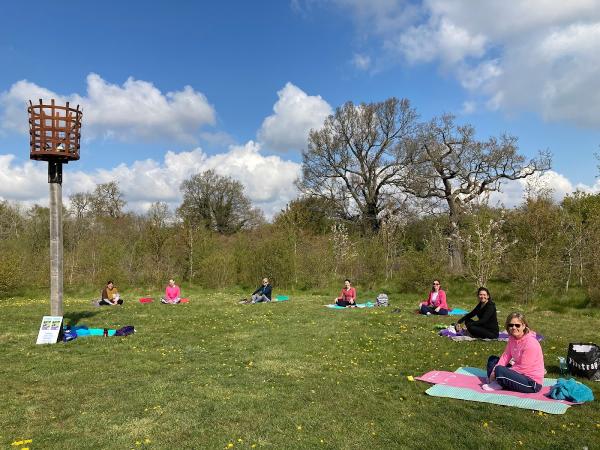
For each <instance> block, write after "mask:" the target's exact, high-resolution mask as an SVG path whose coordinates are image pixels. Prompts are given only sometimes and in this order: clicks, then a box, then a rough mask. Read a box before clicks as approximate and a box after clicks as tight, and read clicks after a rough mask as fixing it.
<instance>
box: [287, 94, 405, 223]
mask: <svg viewBox="0 0 600 450" xmlns="http://www.w3.org/2000/svg"><path fill="white" fill-rule="evenodd" d="M415 120H416V113H415V111H414V110H413V109H412V108H411V107H410V103H409V101H408V100H406V99H402V100H398V99H397V98H390V99H388V100H386V101H384V102H380V103H368V104H367V103H362V104H360V105H358V106H356V105H354V104H353V103H352V102H347V103H346V104H345V105H343V106H342V107H340V108H337V109H336V111H335V113H334V114H333V115H331V116H329V117H328V118H327V119H326V120H325V123H324V125H323V127H322V128H321V129H320V130H311V132H310V135H309V139H308V149H307V150H306V151H305V152H303V155H302V178H301V180H300V181H299V182H298V187H299V188H300V190H301V191H302V192H303V193H304V194H306V195H309V196H318V197H324V198H327V199H329V200H331V201H334V202H335V203H336V205H337V208H338V210H339V211H340V213H343V214H344V215H345V216H346V217H353V216H354V217H356V216H358V218H359V219H360V220H361V221H362V222H363V224H364V227H365V229H366V230H371V231H375V232H376V231H378V230H379V228H380V226H381V218H380V213H381V212H382V211H383V210H384V209H385V208H386V207H387V206H388V205H389V204H390V202H389V199H390V197H391V196H392V195H393V194H394V193H395V192H396V191H397V186H398V185H399V183H400V181H401V179H402V177H403V176H404V170H405V167H406V158H405V156H406V152H405V149H406V143H407V142H408V141H409V138H412V137H413V136H412V134H413V131H414V129H415Z"/></svg>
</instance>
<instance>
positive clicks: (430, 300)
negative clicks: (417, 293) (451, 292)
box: [419, 280, 448, 316]
mask: <svg viewBox="0 0 600 450" xmlns="http://www.w3.org/2000/svg"><path fill="white" fill-rule="evenodd" d="M419 312H420V313H421V314H424V315H428V316H430V315H431V314H438V315H440V316H447V315H448V303H446V292H444V290H443V289H442V288H441V284H440V280H433V287H432V288H431V291H429V296H428V297H427V300H425V301H424V302H421V303H419Z"/></svg>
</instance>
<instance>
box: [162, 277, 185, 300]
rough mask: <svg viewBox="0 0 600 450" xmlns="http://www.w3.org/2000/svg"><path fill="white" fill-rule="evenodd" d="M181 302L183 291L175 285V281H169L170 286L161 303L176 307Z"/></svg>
mask: <svg viewBox="0 0 600 450" xmlns="http://www.w3.org/2000/svg"><path fill="white" fill-rule="evenodd" d="M180 301H181V290H180V289H179V286H177V285H176V284H175V280H173V279H171V280H169V284H168V286H167V288H166V289H165V296H164V297H163V298H161V299H160V302H161V303H165V304H170V305H174V304H176V303H179V302H180Z"/></svg>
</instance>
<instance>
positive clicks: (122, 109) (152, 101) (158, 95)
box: [0, 73, 216, 142]
mask: <svg viewBox="0 0 600 450" xmlns="http://www.w3.org/2000/svg"><path fill="white" fill-rule="evenodd" d="M39 98H42V99H43V100H44V101H48V100H50V99H51V98H54V99H56V100H57V101H58V102H61V103H64V102H66V101H70V102H71V104H72V105H73V106H75V105H77V104H79V105H81V107H82V108H83V110H84V122H83V130H82V135H83V137H84V138H86V139H87V138H97V137H112V138H116V139H119V140H134V139H142V140H151V139H154V138H157V137H162V138H172V139H176V140H179V141H183V142H195V141H196V134H197V133H198V131H199V129H200V128H201V127H203V126H205V125H213V124H214V123H215V115H216V114H215V110H214V108H213V107H212V105H210V104H209V103H208V100H207V99H206V97H205V96H204V94H202V93H201V92H198V91H195V90H194V89H193V88H192V87H190V86H185V87H184V88H183V89H182V90H181V91H175V92H167V93H165V94H163V93H162V92H161V91H160V90H159V89H158V88H156V87H155V86H154V85H153V84H152V83H150V82H148V81H142V80H135V79H133V78H131V77H130V78H128V79H127V80H126V81H125V83H123V85H122V86H119V85H116V84H110V83H108V82H107V81H105V80H103V79H102V77H100V76H99V75H97V74H94V73H91V74H89V75H88V76H87V94H86V95H84V96H82V95H79V94H70V95H60V94H58V93H55V92H52V91H51V90H49V89H46V88H44V87H41V86H38V85H37V84H35V83H32V82H30V81H27V80H21V81H18V82H16V83H14V84H13V85H12V86H11V87H10V89H8V91H5V92H2V93H0V123H1V125H0V126H1V127H2V129H4V130H12V131H17V132H20V133H26V132H27V127H28V125H27V116H26V108H25V104H26V102H27V101H28V100H32V101H34V102H37V100H38V99H39Z"/></svg>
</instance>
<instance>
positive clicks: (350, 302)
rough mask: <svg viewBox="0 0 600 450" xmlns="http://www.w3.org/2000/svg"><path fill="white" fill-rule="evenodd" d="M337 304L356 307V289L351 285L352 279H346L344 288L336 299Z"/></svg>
mask: <svg viewBox="0 0 600 450" xmlns="http://www.w3.org/2000/svg"><path fill="white" fill-rule="evenodd" d="M335 304H336V305H338V306H344V307H348V306H349V307H351V308H356V289H354V288H353V287H352V286H351V285H350V280H348V279H347V278H346V279H345V280H344V288H343V289H342V293H341V294H340V296H339V297H337V298H336V299H335Z"/></svg>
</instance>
